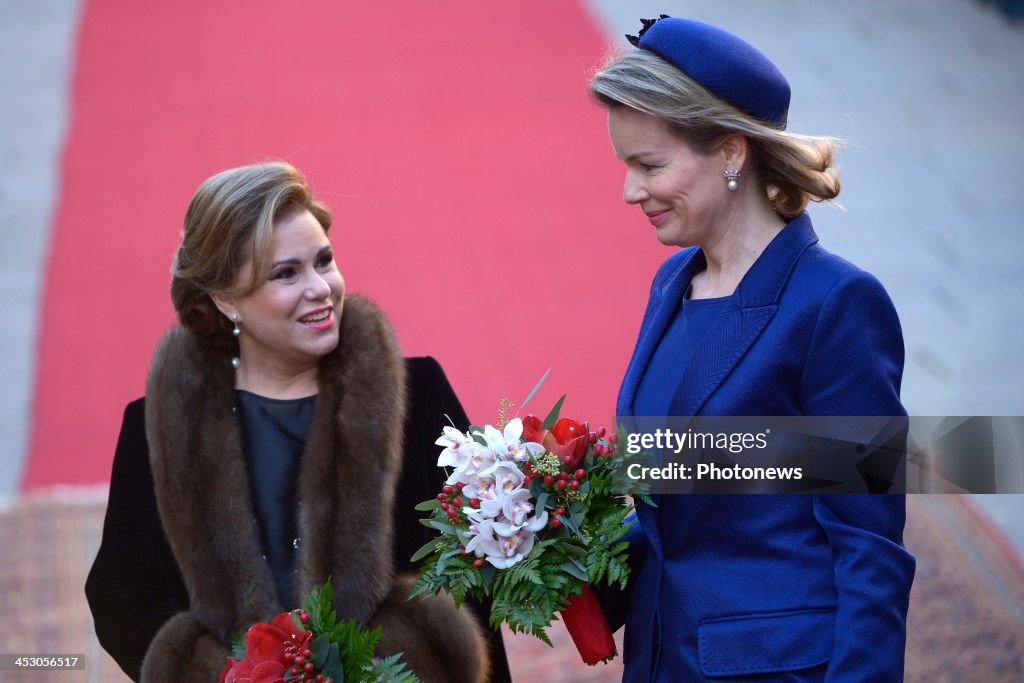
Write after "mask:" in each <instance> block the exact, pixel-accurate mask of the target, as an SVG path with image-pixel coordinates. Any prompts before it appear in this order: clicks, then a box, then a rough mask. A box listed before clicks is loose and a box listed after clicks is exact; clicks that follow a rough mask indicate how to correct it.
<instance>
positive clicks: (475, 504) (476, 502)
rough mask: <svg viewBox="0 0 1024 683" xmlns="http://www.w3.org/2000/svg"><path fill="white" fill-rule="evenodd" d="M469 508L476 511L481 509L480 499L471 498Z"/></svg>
mask: <svg viewBox="0 0 1024 683" xmlns="http://www.w3.org/2000/svg"><path fill="white" fill-rule="evenodd" d="M469 507H471V508H474V509H475V508H478V507H480V499H479V498H470V499H469Z"/></svg>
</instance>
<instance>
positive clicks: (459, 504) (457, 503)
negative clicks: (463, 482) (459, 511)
mask: <svg viewBox="0 0 1024 683" xmlns="http://www.w3.org/2000/svg"><path fill="white" fill-rule="evenodd" d="M452 505H454V506H455V507H457V508H460V507H462V498H460V497H458V496H455V500H453V501H452Z"/></svg>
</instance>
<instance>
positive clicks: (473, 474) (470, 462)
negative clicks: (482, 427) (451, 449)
mask: <svg viewBox="0 0 1024 683" xmlns="http://www.w3.org/2000/svg"><path fill="white" fill-rule="evenodd" d="M459 450H460V451H464V452H465V454H466V455H465V457H464V458H463V459H462V461H461V462H460V463H459V465H458V467H456V468H455V471H454V472H452V474H451V475H450V476H449V477H448V481H447V483H448V484H449V485H454V484H456V483H457V482H462V484H464V485H468V484H471V483H472V482H473V481H475V480H476V478H477V477H480V476H481V475H483V474H484V472H485V471H486V470H488V469H490V467H491V466H492V465H494V463H495V461H496V458H495V455H494V452H493V451H491V449H490V448H488V447H486V446H481V445H480V444H478V443H477V442H475V441H471V442H469V443H467V444H465V445H464V446H462V447H461V448H460V449H459Z"/></svg>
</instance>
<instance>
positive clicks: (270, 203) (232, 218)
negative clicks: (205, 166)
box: [171, 161, 331, 344]
mask: <svg viewBox="0 0 1024 683" xmlns="http://www.w3.org/2000/svg"><path fill="white" fill-rule="evenodd" d="M302 210H307V211H309V212H310V213H311V214H312V215H313V217H314V218H315V219H316V220H317V222H318V223H320V225H321V226H322V227H323V229H324V232H325V233H326V232H327V231H328V229H329V228H330V226H331V213H330V211H328V210H327V208H326V207H325V206H323V205H322V204H320V203H319V202H318V201H316V200H315V199H313V195H312V192H311V191H310V189H309V185H308V184H307V183H306V180H305V179H304V178H303V177H302V174H300V173H299V172H298V171H297V170H296V169H295V168H294V167H292V166H291V165H290V164H287V163H285V162H283V161H272V162H267V163H261V164H253V165H251V166H241V167H239V168H232V169H229V170H227V171H222V172H221V173H218V174H217V175H215V176H213V177H211V178H209V179H207V180H206V181H205V182H203V184H202V185H200V186H199V189H198V190H196V193H195V195H194V196H193V197H192V201H191V203H189V206H188V211H186V212H185V226H184V232H183V234H182V239H181V246H180V247H179V248H178V251H177V254H176V255H175V257H174V264H173V265H172V266H171V274H172V276H173V277H172V279H171V300H172V301H173V303H174V309H175V311H177V313H178V319H179V320H180V321H181V325H182V326H183V327H184V328H185V329H187V330H189V331H190V332H192V333H193V334H195V335H196V336H198V337H200V338H201V339H203V340H205V341H208V342H214V343H217V342H229V343H232V344H233V343H234V342H233V337H232V334H231V329H232V324H231V322H230V321H229V320H228V319H227V318H226V317H225V316H224V315H223V314H222V313H221V312H220V311H219V310H218V309H217V306H216V305H215V304H214V302H213V299H212V298H211V295H213V294H225V295H234V296H243V295H245V294H247V293H249V292H251V291H253V290H255V289H256V288H257V287H259V286H260V285H261V284H262V283H263V282H264V281H265V280H266V278H267V276H268V275H269V270H270V266H271V259H272V258H273V240H274V225H275V224H276V223H277V222H279V221H281V220H285V219H287V218H290V217H291V216H293V215H294V214H296V213H298V212H300V211H302ZM249 262H251V263H252V277H251V278H250V280H249V281H248V282H245V283H238V282H236V280H237V278H238V273H239V271H240V269H241V268H242V266H244V265H245V264H246V263H249Z"/></svg>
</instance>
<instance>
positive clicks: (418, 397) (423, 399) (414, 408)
mask: <svg viewBox="0 0 1024 683" xmlns="http://www.w3.org/2000/svg"><path fill="white" fill-rule="evenodd" d="M406 368H407V370H408V382H409V388H408V391H409V398H408V400H409V409H408V413H407V417H406V425H405V462H404V469H403V472H402V479H401V482H400V483H399V487H398V493H397V499H396V504H395V513H394V514H395V565H396V570H397V571H399V572H404V571H418V570H419V567H418V566H417V565H414V564H412V563H411V562H410V561H409V559H410V558H411V557H412V556H413V554H414V553H415V552H416V551H417V550H419V549H420V547H421V546H423V544H425V543H427V542H428V541H429V540H430V539H431V538H433V537H434V536H435V534H436V532H433V531H431V530H430V529H427V528H426V527H425V526H423V525H422V524H420V523H419V519H420V518H421V517H422V516H423V513H422V512H417V511H416V510H415V509H413V508H414V507H415V505H416V504H417V503H421V502H423V501H425V500H428V499H430V498H433V497H434V496H436V495H437V494H438V493H439V492H440V491H441V487H442V486H443V485H444V479H445V475H444V471H443V470H442V469H441V468H439V467H438V466H437V457H438V456H439V455H440V453H441V448H440V447H439V446H436V445H434V441H436V440H437V438H438V437H439V436H440V435H441V428H442V427H444V426H445V425H447V424H454V426H455V428H456V429H459V430H462V431H465V430H466V429H468V428H469V424H470V422H469V418H468V417H467V416H466V411H465V410H463V408H462V404H461V403H459V399H458V397H457V396H456V395H455V391H454V390H453V389H452V386H451V384H449V382H448V378H447V377H446V376H445V374H444V370H443V369H441V366H440V364H438V362H437V361H436V360H434V359H433V358H429V357H427V358H409V359H407V360H406ZM449 418H450V419H451V423H449ZM466 604H469V605H471V608H472V609H473V611H474V612H475V613H476V615H477V616H478V618H479V620H480V623H481V625H482V626H483V628H484V629H485V631H486V632H487V636H488V643H489V646H490V650H491V678H490V681H491V683H506V682H509V683H510V682H511V680H512V679H511V675H510V673H509V670H508V659H507V657H506V655H505V645H504V642H503V641H502V638H501V631H500V629H494V630H492V629H489V628H488V627H487V615H488V614H489V613H490V605H480V604H477V603H474V602H472V601H469V600H467V601H466Z"/></svg>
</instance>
